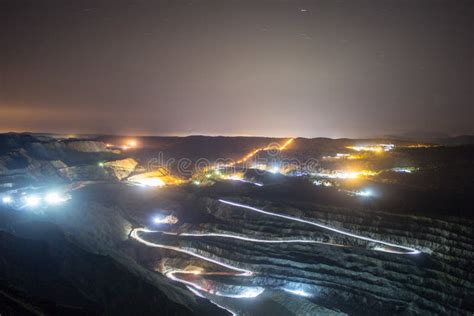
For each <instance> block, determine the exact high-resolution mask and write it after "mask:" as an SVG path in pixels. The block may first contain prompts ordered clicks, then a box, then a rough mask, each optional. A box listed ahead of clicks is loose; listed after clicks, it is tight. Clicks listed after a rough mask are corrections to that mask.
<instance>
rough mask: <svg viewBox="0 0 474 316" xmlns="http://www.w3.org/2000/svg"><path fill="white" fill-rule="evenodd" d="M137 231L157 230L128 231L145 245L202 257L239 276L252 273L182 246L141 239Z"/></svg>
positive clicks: (137, 229)
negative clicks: (235, 272) (236, 272)
mask: <svg viewBox="0 0 474 316" xmlns="http://www.w3.org/2000/svg"><path fill="white" fill-rule="evenodd" d="M139 232H143V233H157V232H156V231H153V230H149V229H146V228H135V229H133V230H132V232H131V233H130V236H131V237H132V238H134V239H136V240H138V241H139V242H141V243H143V244H145V245H147V246H150V247H155V248H163V249H169V250H174V251H177V252H181V253H185V254H188V255H190V256H193V257H196V258H199V259H202V260H204V261H208V262H211V263H214V264H217V265H219V266H222V267H225V268H227V269H230V270H234V271H238V272H239V274H237V275H239V276H251V275H253V272H252V271H250V270H246V269H241V268H238V267H236V266H233V265H230V264H227V263H224V262H220V261H218V260H215V259H211V258H207V257H204V256H202V255H199V254H197V253H195V252H192V251H189V250H186V249H182V248H179V247H174V246H167V245H162V244H156V243H152V242H149V241H146V240H145V239H143V238H141V237H140V236H139V234H138V233H139Z"/></svg>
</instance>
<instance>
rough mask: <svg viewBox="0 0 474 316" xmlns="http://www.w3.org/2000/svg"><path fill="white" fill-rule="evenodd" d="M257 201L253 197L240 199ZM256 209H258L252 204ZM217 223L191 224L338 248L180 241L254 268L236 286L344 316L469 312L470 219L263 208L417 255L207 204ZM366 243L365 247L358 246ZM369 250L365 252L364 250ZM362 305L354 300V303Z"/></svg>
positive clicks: (473, 247) (473, 307)
mask: <svg viewBox="0 0 474 316" xmlns="http://www.w3.org/2000/svg"><path fill="white" fill-rule="evenodd" d="M246 203H247V204H253V205H258V204H259V203H258V202H257V201H246ZM260 206H262V207H264V205H262V204H261V203H260ZM207 209H208V210H210V211H211V212H212V214H214V216H216V218H217V219H218V222H219V224H218V225H217V226H216V225H215V224H214V225H211V224H209V225H205V226H198V227H195V229H194V230H192V229H191V230H188V231H195V232H217V233H226V234H234V235H235V234H238V235H244V236H254V237H255V236H259V237H261V238H267V239H271V238H290V237H292V238H295V237H299V238H311V239H314V240H320V241H322V242H330V243H335V244H342V245H345V247H336V246H329V245H309V244H292V245H288V244H282V245H267V244H258V243H252V242H245V241H238V240H234V239H222V238H221V239H219V238H207V239H206V240H202V239H201V240H200V239H196V238H194V239H193V238H181V239H180V241H179V244H180V246H182V247H188V248H190V247H191V248H194V250H195V251H196V252H197V253H199V254H202V255H205V256H206V257H211V258H214V259H218V260H220V261H223V262H227V263H229V264H232V265H238V266H240V267H244V268H245V269H250V270H252V271H255V272H257V275H256V276H255V277H254V278H246V279H243V280H239V283H243V284H247V285H254V286H263V287H267V288H268V287H269V288H280V287H287V286H289V285H292V286H296V287H297V288H299V289H305V291H306V292H309V293H311V297H312V298H310V299H309V300H311V301H313V302H316V303H318V304H320V305H323V306H326V307H329V308H332V309H336V310H337V309H338V310H341V311H343V312H346V313H349V314H352V315H354V314H355V315H358V314H360V315H365V314H373V313H375V314H380V313H384V312H388V313H402V314H410V315H417V314H444V315H446V314H470V313H472V312H474V304H472V301H471V300H470V298H471V297H473V295H474V274H473V273H472V269H473V265H472V262H474V232H473V227H474V222H472V221H469V220H461V219H459V218H436V219H435V218H426V217H414V216H404V215H394V214H385V213H372V214H371V216H367V212H357V211H354V210H346V209H337V208H327V207H321V206H317V205H313V206H311V207H310V208H309V207H308V206H307V207H306V209H295V208H276V207H271V206H270V207H267V209H271V210H272V211H275V212H278V213H282V214H288V215H292V216H296V217H300V218H305V219H309V220H311V219H314V220H317V221H319V222H320V223H323V224H327V225H330V226H332V227H335V228H339V229H343V230H345V231H350V232H353V233H356V234H359V235H363V236H368V237H372V238H375V239H380V240H384V241H387V242H392V243H396V244H399V245H406V246H409V247H414V248H417V249H420V250H422V251H423V253H422V254H420V255H398V254H390V253H383V252H379V251H374V250H373V248H374V246H375V245H373V244H372V243H368V242H364V241H357V240H354V239H353V238H350V237H347V236H343V235H340V234H337V233H331V232H328V231H324V230H319V229H317V228H315V227H313V226H309V225H305V224H301V223H294V222H289V221H287V220H284V219H278V218H272V217H270V216H261V215H259V214H253V213H252V212H249V211H245V210H242V209H238V208H233V207H229V206H225V205H222V204H218V203H217V204H216V203H214V202H211V203H210V204H209V205H208V207H207ZM366 248H368V249H366ZM371 248H372V250H370V249H371ZM361 302H362V303H361Z"/></svg>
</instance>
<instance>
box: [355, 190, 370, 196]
mask: <svg viewBox="0 0 474 316" xmlns="http://www.w3.org/2000/svg"><path fill="white" fill-rule="evenodd" d="M356 195H358V196H372V195H373V194H372V191H371V190H363V191H358V192H356Z"/></svg>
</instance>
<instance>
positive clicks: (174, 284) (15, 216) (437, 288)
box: [0, 134, 474, 316]
mask: <svg viewBox="0 0 474 316" xmlns="http://www.w3.org/2000/svg"><path fill="white" fill-rule="evenodd" d="M470 140H471V139H470V138H468V137H465V138H463V139H462V142H461V141H457V140H438V141H433V142H432V143H427V144H419V143H418V142H416V141H413V140H403V141H402V140H350V139H339V140H331V139H322V138H319V139H300V138H297V139H294V140H293V141H291V142H288V146H287V147H284V146H282V144H285V143H286V142H287V141H288V140H287V139H268V138H228V137H219V138H212V137H187V138H171V137H168V138H159V137H156V138H140V139H138V140H137V144H133V145H130V148H129V147H124V146H125V145H124V144H127V140H125V139H124V138H118V137H105V136H98V137H88V138H82V139H63V138H59V137H52V136H44V135H28V134H21V135H20V134H5V135H0V253H1V254H2V255H1V259H0V314H1V315H2V316H3V315H20V314H21V315H22V314H27V315H28V314H32V315H37V314H47V315H59V314H60V315H64V314H67V315H94V314H114V315H117V314H119V315H151V314H155V315H156V314H159V315H190V314H197V315H220V314H222V315H226V314H231V313H235V314H238V315H259V314H261V315H272V314H273V315H315V314H322V315H328V314H329V315H331V314H349V315H379V314H383V313H386V314H401V315H427V314H432V315H470V314H472V313H474V301H473V299H472V298H473V297H474V271H473V270H474V263H473V262H474V260H473V259H474V232H473V224H474V209H473V208H472V192H473V190H474V182H473V181H472V179H473V176H474V146H473V145H470V144H469V143H470V142H471V141H470ZM271 143H275V144H277V145H279V146H280V148H277V149H278V150H274V148H273V149H272V148H267V147H268V144H271ZM387 143H393V144H394V145H395V146H394V148H393V149H390V150H389V151H388V150H387V151H374V152H371V151H368V152H366V151H354V150H353V149H349V148H347V147H350V146H362V145H371V144H387ZM277 147H278V146H277ZM283 147H284V148H283ZM258 149H261V150H259V151H258V153H256V154H255V155H254V156H255V157H254V156H252V157H251V158H249V159H248V161H244V162H239V163H236V164H235V165H232V168H229V166H230V163H229V162H227V163H226V164H227V165H226V166H224V167H225V168H220V167H219V166H217V167H216V166H215V164H214V163H213V162H215V161H216V160H218V159H220V158H224V159H227V158H231V159H234V160H235V161H238V160H242V157H245V156H246V155H248V154H249V153H251V152H253V151H256V150H258ZM338 154H340V155H339V157H338ZM342 155H351V156H350V157H349V156H344V158H341V157H343V156H342ZM253 158H259V159H261V160H259V161H258V162H259V163H258V164H257V163H255V162H252V160H253ZM169 159H173V161H169ZM180 159H181V162H180ZM183 159H184V160H186V161H189V164H188V162H186V163H185V165H186V166H184V165H180V164H183V163H182V161H184V160H183ZM199 159H204V160H205V161H207V162H210V164H209V165H207V166H206V167H205V168H197V169H196V168H195V167H196V164H197V163H198V164H199ZM163 161H168V162H169V163H166V164H163ZM288 161H290V162H291V163H290V164H289V165H285V166H284V164H283V163H282V162H288ZM247 162H250V164H248V165H246V163H247ZM257 165H258V166H257ZM302 166H303V167H302ZM356 173H357V174H356ZM136 179H138V180H137V181H138V182H136ZM143 179H148V180H150V179H152V181H148V182H143V181H142V180H143ZM140 181H142V182H140ZM137 183H138V184H139V185H136V184H137ZM149 184H152V186H151V187H147V185H149ZM156 184H159V185H156ZM51 191H54V192H60V194H62V195H64V196H67V199H64V201H63V200H61V203H53V202H54V201H53V200H51V199H49V200H48V198H47V196H48V195H47V194H48V192H51ZM33 196H36V197H42V199H41V201H39V202H38V203H33V202H32V201H33V200H32V197H33ZM48 203H49V204H48ZM274 214H277V215H276V216H275V215H274ZM278 215H282V216H280V217H279V216H278ZM295 219H296V220H295ZM314 223H316V225H314ZM317 225H319V226H317ZM183 251H184V252H183ZM185 252H187V253H185Z"/></svg>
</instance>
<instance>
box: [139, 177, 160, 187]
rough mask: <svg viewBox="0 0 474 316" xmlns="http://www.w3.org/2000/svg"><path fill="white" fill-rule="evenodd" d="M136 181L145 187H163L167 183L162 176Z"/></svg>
mask: <svg viewBox="0 0 474 316" xmlns="http://www.w3.org/2000/svg"><path fill="white" fill-rule="evenodd" d="M134 182H137V183H138V184H139V185H142V186H145V187H162V186H164V185H165V183H164V182H163V180H161V179H160V178H143V179H139V180H136V181H134Z"/></svg>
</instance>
